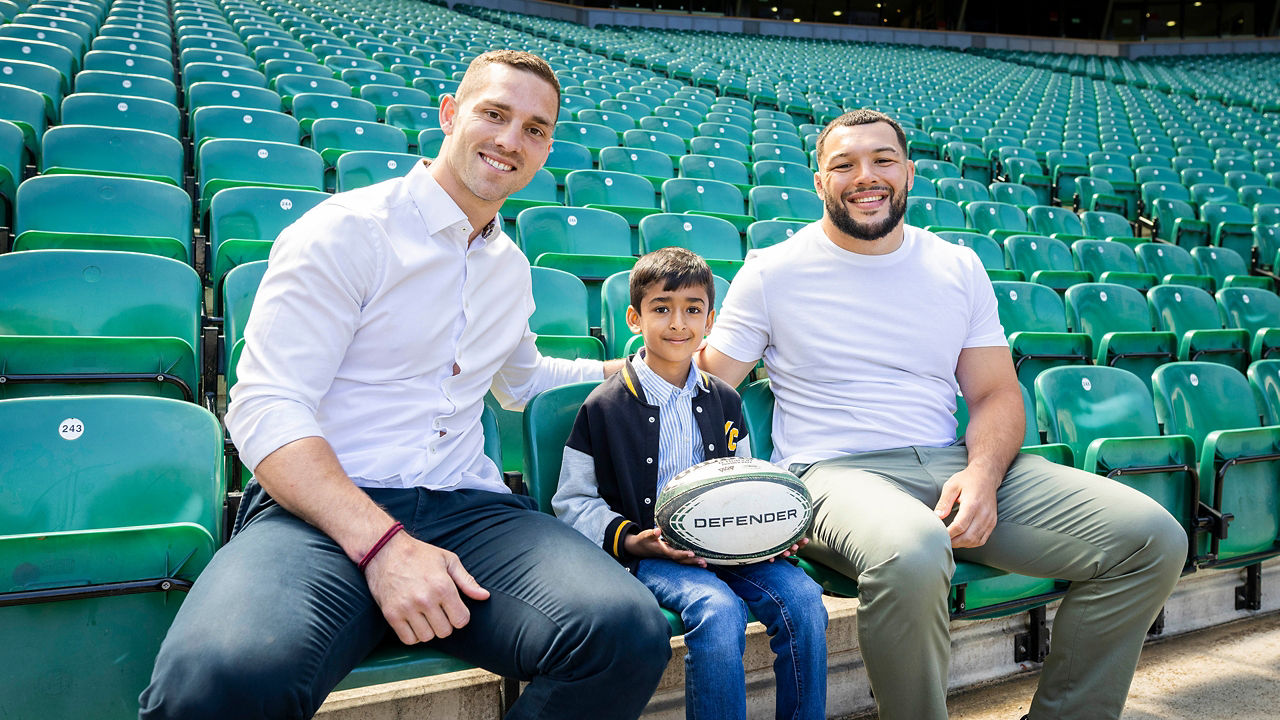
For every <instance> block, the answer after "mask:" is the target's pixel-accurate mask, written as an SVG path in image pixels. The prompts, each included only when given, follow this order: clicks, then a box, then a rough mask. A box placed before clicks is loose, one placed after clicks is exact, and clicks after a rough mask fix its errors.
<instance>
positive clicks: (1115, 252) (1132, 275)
mask: <svg viewBox="0 0 1280 720" xmlns="http://www.w3.org/2000/svg"><path fill="white" fill-rule="evenodd" d="M1071 254H1072V255H1073V256H1075V262H1076V268H1077V269H1079V270H1084V271H1085V272H1088V273H1089V274H1090V275H1092V276H1093V278H1094V279H1095V280H1097V281H1098V282H1102V283H1116V284H1119V285H1127V286H1128V287H1131V288H1133V289H1135V290H1138V291H1139V292H1143V293H1145V292H1146V291H1148V290H1150V289H1151V288H1152V287H1153V286H1155V285H1156V284H1157V283H1159V282H1160V278H1158V277H1156V275H1154V274H1152V273H1148V272H1145V271H1143V270H1142V266H1141V265H1140V264H1139V263H1138V257H1137V255H1136V254H1135V253H1134V251H1133V250H1132V249H1131V248H1130V247H1129V246H1128V245H1126V244H1124V243H1119V242H1112V241H1108V240H1092V239H1087V238H1086V239H1082V240H1076V241H1075V242H1073V243H1072V244H1071Z"/></svg>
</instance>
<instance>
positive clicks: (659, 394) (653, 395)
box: [632, 348, 707, 405]
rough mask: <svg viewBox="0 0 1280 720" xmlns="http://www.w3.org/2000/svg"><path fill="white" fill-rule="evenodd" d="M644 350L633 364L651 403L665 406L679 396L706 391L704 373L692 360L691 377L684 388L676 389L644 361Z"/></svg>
mask: <svg viewBox="0 0 1280 720" xmlns="http://www.w3.org/2000/svg"><path fill="white" fill-rule="evenodd" d="M644 355H645V352H644V348H641V349H640V350H639V351H637V352H636V362H634V363H632V365H633V366H634V367H635V370H636V376H637V377H638V378H639V380H640V384H641V386H643V387H644V390H645V394H646V395H647V396H648V398H649V401H650V402H651V403H654V404H657V405H663V404H665V403H667V402H669V401H670V400H671V399H672V398H673V397H676V396H679V395H693V394H694V393H695V392H696V391H697V390H699V389H701V390H706V389H707V385H706V382H705V381H704V380H703V377H702V373H701V372H700V371H699V370H698V366H697V364H696V363H694V362H693V361H692V360H691V361H690V362H689V376H688V377H687V378H685V381H684V386H683V387H676V386H675V385H672V384H671V383H669V382H667V381H666V380H665V379H664V378H663V377H662V376H661V375H659V374H658V373H656V372H654V371H653V370H652V369H651V368H650V367H649V366H648V365H647V364H646V363H645V361H644Z"/></svg>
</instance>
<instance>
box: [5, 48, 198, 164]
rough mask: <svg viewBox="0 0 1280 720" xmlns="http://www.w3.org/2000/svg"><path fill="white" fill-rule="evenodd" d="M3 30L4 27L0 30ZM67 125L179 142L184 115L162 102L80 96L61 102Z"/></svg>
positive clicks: (90, 94)
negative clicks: (155, 135)
mask: <svg viewBox="0 0 1280 720" xmlns="http://www.w3.org/2000/svg"><path fill="white" fill-rule="evenodd" d="M0 27H3V26H0ZM62 122H63V124H66V125H103V126H106V127H119V128H131V129H134V130H150V131H152V132H160V133H164V134H165V135H168V136H170V137H172V138H173V139H175V140H177V139H179V138H180V137H181V135H182V114H181V113H180V112H179V111H178V108H177V107H176V106H174V105H172V104H170V103H167V102H165V101H163V100H152V99H150V98H140V97H132V96H128V95H107V94H103V93H90V92H78V93H73V94H71V95H68V96H67V97H65V98H63V100H62Z"/></svg>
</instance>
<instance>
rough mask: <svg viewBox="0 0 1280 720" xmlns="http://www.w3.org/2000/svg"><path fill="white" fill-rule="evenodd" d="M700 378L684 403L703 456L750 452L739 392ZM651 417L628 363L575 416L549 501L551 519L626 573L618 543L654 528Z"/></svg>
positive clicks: (629, 562) (654, 431)
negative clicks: (595, 544)
mask: <svg viewBox="0 0 1280 720" xmlns="http://www.w3.org/2000/svg"><path fill="white" fill-rule="evenodd" d="M633 359H634V357H633ZM701 376H702V377H701V379H702V383H701V385H700V386H699V388H698V391H697V392H696V393H695V394H694V396H693V398H692V400H691V405H692V409H693V417H694V420H695V422H697V423H698V430H699V431H700V432H701V434H702V442H703V451H704V453H705V456H706V458H707V459H708V460H709V459H711V458H719V457H730V456H734V455H740V456H747V455H749V454H750V453H749V445H748V443H747V435H746V426H745V425H744V424H743V421H742V400H741V398H739V397H738V393H737V392H735V391H734V389H733V388H732V387H730V386H729V385H728V384H727V383H725V382H724V381H722V380H720V379H719V378H717V377H715V376H712V375H709V374H707V373H701ZM704 386H705V387H704ZM658 412H659V410H658V407H657V406H655V405H651V404H649V403H648V402H647V401H646V399H645V395H644V389H643V388H642V387H641V386H640V380H639V378H638V377H637V376H636V371H635V368H633V367H632V364H631V359H629V360H628V361H627V363H626V365H625V366H624V367H623V369H622V370H621V371H620V372H618V373H615V374H614V375H613V376H612V377H610V378H609V379H607V380H605V381H604V382H603V383H601V384H600V385H599V386H598V387H597V388H596V389H595V390H593V391H592V392H591V394H590V395H588V396H587V399H586V402H584V403H583V405H582V408H581V409H580V410H579V411H578V417H577V419H576V420H575V421H574V424H573V432H572V433H571V434H570V435H569V440H568V443H567V444H566V446H565V451H564V462H563V464H562V465H561V467H560V483H559V486H558V488H557V490H556V494H555V497H554V498H553V499H552V507H553V508H554V509H555V512H556V515H558V516H560V517H561V518H562V519H564V520H565V521H566V522H568V523H569V524H571V525H572V526H573V527H574V528H575V529H577V530H578V531H579V532H581V533H582V534H583V535H586V536H587V537H588V538H591V539H592V540H594V541H595V542H598V543H600V546H601V547H603V548H604V549H605V551H606V552H608V553H609V554H610V555H612V556H613V557H615V558H617V559H618V561H619V562H621V563H622V564H624V565H626V566H627V567H628V568H629V569H632V570H634V568H635V563H636V561H637V558H633V557H631V556H629V555H628V554H627V552H626V550H625V549H624V543H623V540H624V538H625V537H626V536H627V535H634V534H637V533H639V532H641V531H642V530H645V529H648V528H652V527H654V519H653V510H654V506H655V505H656V504H657V485H658V435H659V428H660V427H661V425H662V423H661V422H660V421H659V418H658Z"/></svg>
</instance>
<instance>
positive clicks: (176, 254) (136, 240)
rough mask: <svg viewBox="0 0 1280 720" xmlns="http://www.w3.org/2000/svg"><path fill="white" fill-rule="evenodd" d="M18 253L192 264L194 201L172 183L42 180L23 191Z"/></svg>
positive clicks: (95, 177) (32, 181)
mask: <svg viewBox="0 0 1280 720" xmlns="http://www.w3.org/2000/svg"><path fill="white" fill-rule="evenodd" d="M15 206H16V208H17V210H16V214H17V222H16V223H15V227H14V236H15V237H14V241H13V242H14V245H13V249H14V250H35V249H51V248H68V249H90V250H103V249H110V250H131V251H135V252H144V253H152V254H157V255H163V256H165V257H170V258H174V259H176V260H181V261H183V262H185V263H188V264H190V263H191V262H192V261H193V259H194V257H193V253H192V244H191V198H190V197H189V196H188V195H187V194H186V192H185V191H183V190H181V189H179V188H177V187H175V186H173V185H171V184H168V183H163V182H159V181H155V180H142V179H139V178H126V177H106V176H99V175H41V176H37V177H33V178H30V179H28V180H27V181H26V182H24V183H22V184H21V185H19V186H18V192H17V197H16V200H15Z"/></svg>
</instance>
